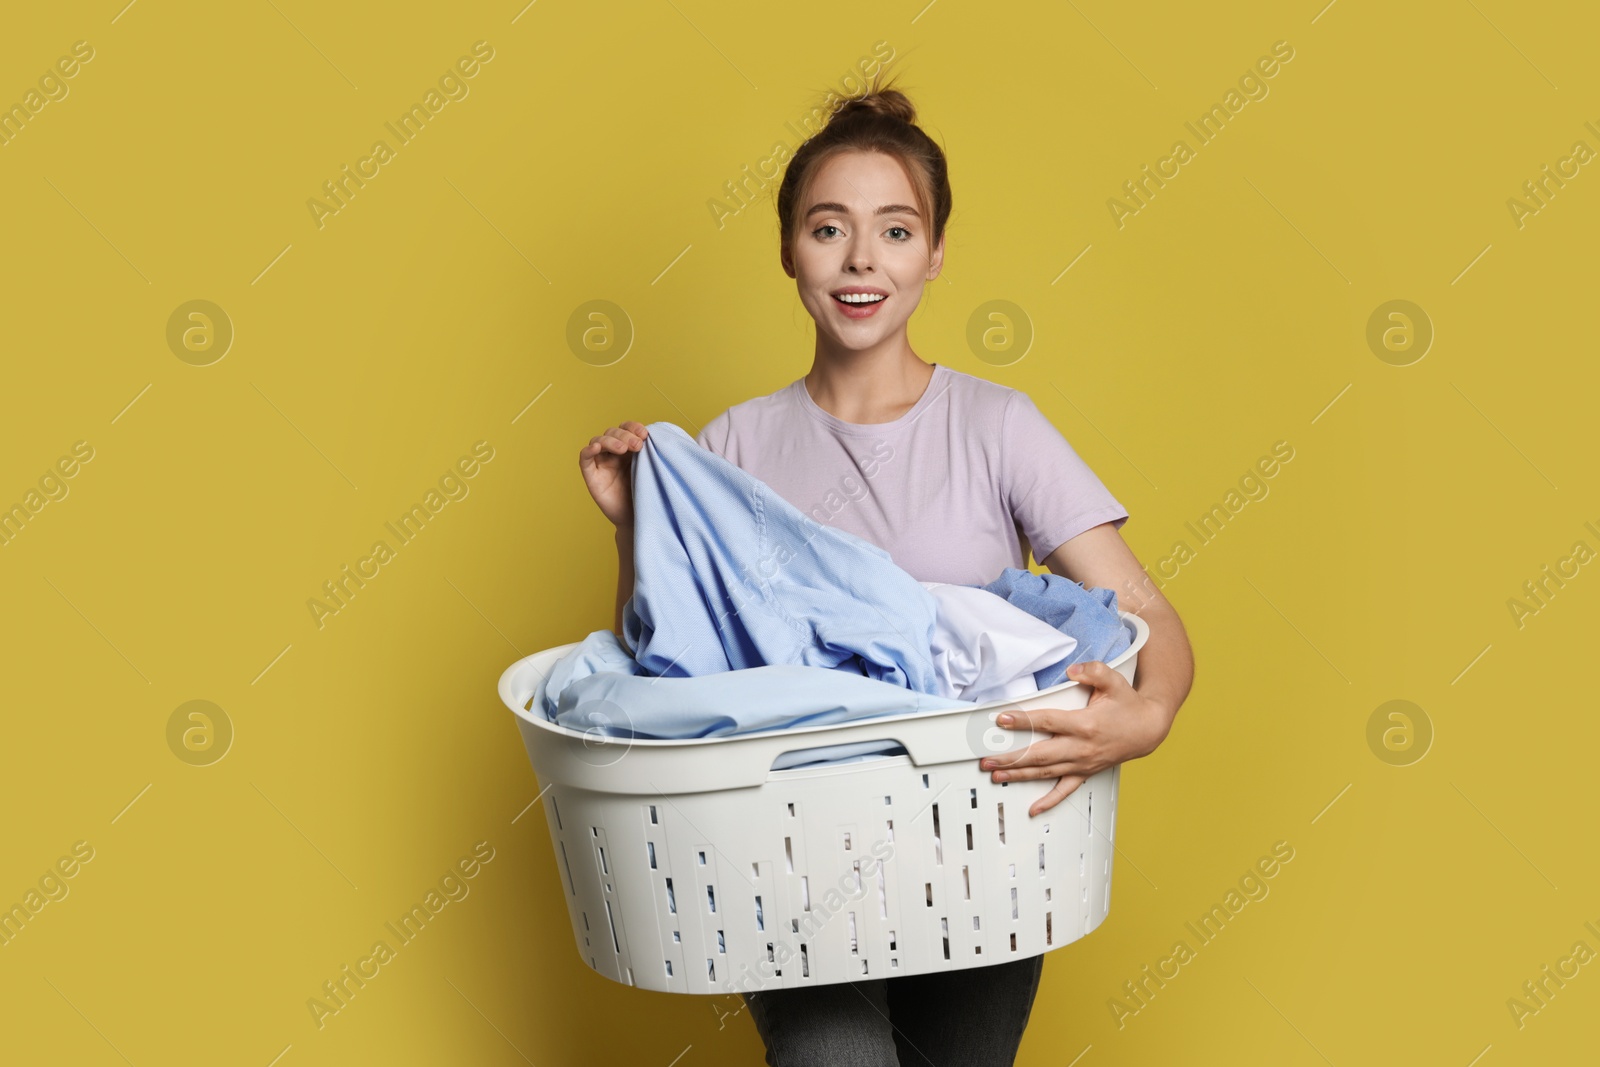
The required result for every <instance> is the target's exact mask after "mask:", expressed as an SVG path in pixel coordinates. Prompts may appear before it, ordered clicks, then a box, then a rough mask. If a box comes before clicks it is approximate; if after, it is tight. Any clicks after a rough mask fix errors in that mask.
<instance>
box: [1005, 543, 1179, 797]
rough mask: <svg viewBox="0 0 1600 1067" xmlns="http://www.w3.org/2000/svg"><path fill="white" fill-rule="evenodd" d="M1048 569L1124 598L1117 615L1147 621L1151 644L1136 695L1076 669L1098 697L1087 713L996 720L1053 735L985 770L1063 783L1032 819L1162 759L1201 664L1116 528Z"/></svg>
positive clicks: (1105, 673)
mask: <svg viewBox="0 0 1600 1067" xmlns="http://www.w3.org/2000/svg"><path fill="white" fill-rule="evenodd" d="M1044 564H1045V566H1046V567H1048V568H1049V569H1050V570H1051V571H1052V572H1053V573H1055V574H1059V575H1061V576H1062V577H1063V578H1069V579H1071V580H1072V581H1074V582H1079V583H1081V584H1082V585H1084V586H1085V587H1098V588H1103V589H1113V590H1115V591H1116V594H1117V607H1118V608H1120V609H1121V610H1123V611H1127V612H1129V613H1130V614H1134V615H1138V616H1139V617H1140V618H1142V619H1143V620H1144V621H1145V623H1146V625H1148V626H1149V627H1150V638H1149V640H1148V641H1146V642H1145V646H1144V648H1143V649H1141V650H1140V651H1139V668H1138V671H1137V672H1136V673H1135V679H1136V682H1135V684H1134V685H1129V684H1128V682H1127V679H1125V678H1123V677H1122V675H1121V674H1119V673H1118V672H1116V671H1114V670H1112V669H1111V668H1110V667H1108V666H1106V665H1105V664H1104V663H1101V662H1092V663H1079V664H1074V665H1073V666H1072V667H1070V668H1068V670H1067V676H1068V677H1069V678H1071V679H1072V680H1073V681H1075V682H1080V683H1082V684H1084V685H1087V686H1091V687H1092V689H1093V691H1092V692H1091V693H1090V695H1089V703H1088V704H1087V705H1086V706H1085V707H1083V708H1080V709H1078V710H1075V711H1067V710H1064V709H1059V708H1042V709H1039V710H1036V711H1024V712H1013V713H1011V714H1010V715H1009V716H1008V715H1002V716H1000V717H999V719H997V720H996V721H997V722H998V723H999V725H1000V726H1002V727H1006V728H1008V729H1013V730H1029V729H1031V730H1035V731H1038V732H1040V733H1045V734H1049V735H1051V736H1049V737H1046V738H1043V739H1041V740H1037V741H1034V742H1033V743H1032V744H1030V745H1028V747H1027V748H1025V749H1023V750H1022V752H1021V753H1020V754H1018V755H1016V756H1014V757H1012V758H1010V759H1008V760H1002V759H999V758H995V757H987V758H985V759H983V760H982V761H980V763H979V766H980V767H982V768H983V769H984V770H988V771H991V772H992V777H993V779H994V780H995V781H1021V780H1025V779H1029V778H1054V779H1056V783H1055V785H1054V787H1052V788H1051V790H1050V791H1049V792H1048V793H1046V794H1045V795H1044V796H1042V797H1040V798H1039V800H1038V801H1036V802H1035V803H1034V805H1033V806H1032V807H1031V808H1030V809H1029V810H1028V814H1029V815H1038V814H1041V813H1042V812H1046V811H1049V810H1050V809H1051V808H1053V807H1055V806H1056V805H1057V804H1059V803H1061V801H1062V800H1064V799H1065V798H1066V797H1067V796H1068V795H1069V794H1071V793H1072V791H1073V790H1075V789H1077V788H1078V786H1080V785H1082V784H1083V783H1084V782H1085V781H1086V780H1087V779H1088V778H1089V776H1090V775H1093V774H1096V773H1098V772H1099V771H1102V770H1104V769H1105V768H1107V767H1110V766H1111V765H1112V764H1116V763H1125V762H1127V761H1128V760H1131V759H1138V758H1139V757H1140V756H1148V755H1149V754H1150V753H1152V752H1154V751H1155V750H1156V748H1157V746H1159V745H1160V744H1161V742H1162V741H1164V740H1166V737H1167V733H1168V731H1169V730H1171V729H1172V720H1173V719H1174V718H1176V717H1177V714H1178V708H1179V707H1180V706H1181V705H1182V704H1183V701H1184V699H1185V698H1186V697H1187V696H1188V695H1189V686H1190V684H1191V683H1192V682H1193V680H1194V654H1193V652H1192V651H1191V649H1190V647H1189V638H1188V635H1186V634H1185V633H1184V630H1183V622H1182V620H1180V619H1179V618H1178V613H1177V611H1176V610H1174V609H1173V607H1172V605H1171V604H1170V603H1169V602H1168V601H1167V598H1166V597H1164V596H1162V595H1161V591H1160V590H1159V589H1157V588H1155V584H1154V583H1153V582H1151V581H1150V579H1149V576H1148V575H1146V574H1145V573H1144V569H1143V568H1142V567H1140V566H1139V561H1138V559H1137V558H1135V557H1134V554H1133V550H1132V549H1130V548H1129V547H1128V545H1127V542H1125V541H1123V539H1122V534H1121V533H1119V532H1118V531H1117V528H1116V527H1115V526H1113V525H1112V524H1111V523H1108V522H1107V523H1101V524H1100V525H1099V526H1095V527H1092V528H1090V529H1088V530H1085V531H1084V532H1083V533H1081V534H1079V535H1078V536H1076V537H1074V538H1073V539H1072V540H1070V541H1068V542H1067V543H1066V544H1064V545H1062V546H1060V547H1059V548H1057V549H1056V550H1055V551H1054V552H1052V553H1050V555H1049V557H1048V558H1046V559H1045V560H1044ZM997 768H1003V769H997Z"/></svg>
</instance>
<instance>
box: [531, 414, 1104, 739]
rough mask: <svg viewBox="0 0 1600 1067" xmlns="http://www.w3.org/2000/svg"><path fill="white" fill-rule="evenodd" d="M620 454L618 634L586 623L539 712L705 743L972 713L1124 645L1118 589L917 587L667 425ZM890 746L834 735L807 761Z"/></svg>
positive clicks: (587, 726)
mask: <svg viewBox="0 0 1600 1067" xmlns="http://www.w3.org/2000/svg"><path fill="white" fill-rule="evenodd" d="M632 456H633V468H632V482H633V511H634V572H635V584H634V592H633V596H632V597H631V598H630V599H629V600H628V602H627V603H626V604H625V605H624V606H623V626H622V629H623V634H622V637H623V640H621V641H619V640H618V639H617V635H616V634H614V633H612V632H611V631H610V630H597V631H595V632H594V633H592V634H590V635H589V636H588V637H587V638H585V639H584V640H583V641H582V642H581V643H579V645H578V646H577V647H576V648H575V649H573V650H572V652H570V653H568V654H567V655H566V656H565V657H563V658H562V659H561V660H559V661H558V662H557V663H556V665H555V667H554V668H553V669H552V670H551V672H550V674H549V676H548V677H547V678H545V679H544V680H543V681H542V682H541V683H540V685H539V688H538V691H537V692H536V693H535V696H534V702H535V705H536V706H538V707H540V708H542V709H543V710H544V713H545V714H546V715H547V716H548V717H549V718H550V719H551V720H552V721H554V722H556V723H559V724H561V725H564V726H569V727H572V728H575V729H580V730H596V731H599V732H602V733H605V734H608V735H614V736H632V737H656V738H690V737H717V736H722V735H725V734H736V733H747V732H750V731H755V730H769V729H777V728H792V727H799V726H818V725H826V724H832V723H840V722H851V721H855V720H858V719H869V718H873V717H876V716H880V715H891V714H903V713H905V712H908V711H938V710H946V709H950V708H955V707H970V706H975V705H977V704H981V703H985V702H988V701H994V700H1009V699H1013V698H1016V697H1019V696H1025V695H1027V694H1029V693H1032V692H1035V691H1037V690H1038V689H1042V688H1045V687H1047V686H1051V685H1058V684H1060V683H1061V682H1062V681H1064V680H1065V677H1066V670H1067V667H1068V666H1070V665H1071V664H1073V663H1079V662H1086V661H1090V660H1104V661H1109V660H1111V659H1112V658H1113V657H1115V656H1116V655H1117V654H1118V653H1120V652H1122V651H1123V650H1124V649H1126V648H1127V647H1128V645H1129V643H1130V634H1129V632H1128V629H1127V627H1126V626H1124V624H1123V622H1122V620H1121V618H1120V616H1119V615H1118V614H1117V596H1116V592H1115V591H1113V590H1110V589H1085V588H1084V587H1083V586H1081V585H1079V584H1078V583H1077V582H1074V581H1071V580H1070V579H1067V578H1063V577H1060V576H1059V575H1055V574H1044V575H1039V574H1033V573H1032V572H1030V571H1025V570H1020V569H1017V568H1014V567H1007V568H1006V569H1005V570H1004V571H1003V572H1002V573H1001V574H1000V576H999V577H998V578H996V579H995V580H994V581H992V582H990V583H989V584H987V585H984V586H968V585H955V584H950V583H942V582H918V581H917V580H916V579H914V578H913V577H912V576H911V575H910V574H908V573H906V572H905V571H904V570H902V569H900V567H898V566H897V565H896V564H895V563H894V562H893V561H892V559H891V558H890V556H889V553H888V552H886V551H884V550H883V549H882V548H879V547H878V546H877V545H874V544H872V543H871V542H869V541H867V540H865V539H863V538H860V537H857V536H855V535H854V534H851V533H847V532H846V531H844V530H840V529H837V528H835V527H831V526H824V525H822V524H820V523H817V522H815V521H814V520H812V519H811V518H810V517H809V516H807V515H805V514H804V513H802V512H801V511H800V510H799V509H798V508H796V507H794V506H793V505H791V504H790V503H789V502H788V501H786V500H784V499H783V498H781V497H780V496H778V495H777V494H776V493H775V492H774V491H773V490H772V489H771V488H770V487H768V486H767V485H766V484H765V483H763V482H762V481H760V480H759V479H757V478H755V477H753V476H751V475H750V474H748V473H746V472H745V471H743V470H741V469H740V468H738V467H737V466H735V465H733V464H732V463H729V462H728V461H727V460H725V459H723V458H722V457H721V456H718V455H716V454H715V453H713V452H711V451H709V450H707V449H704V448H702V447H700V445H698V444H697V443H696V442H695V441H694V439H693V438H692V437H690V436H689V435H688V434H687V433H685V432H684V431H683V430H682V429H680V428H679V427H678V426H676V425H674V424H672V423H670V422H655V423H651V424H650V426H649V433H648V435H647V436H646V438H645V444H644V447H643V448H641V449H640V450H639V451H638V452H636V453H633V454H632ZM624 641H625V642H626V644H624ZM887 752H888V750H887V749H885V748H884V746H883V743H868V746H867V747H866V748H865V749H863V746H861V745H836V746H830V747H829V748H828V750H826V751H824V750H822V749H817V750H812V752H811V753H810V754H808V755H807V757H806V763H807V764H810V763H815V762H842V761H844V760H847V759H863V758H872V757H873V756H876V755H884V754H887ZM775 769H776V768H775Z"/></svg>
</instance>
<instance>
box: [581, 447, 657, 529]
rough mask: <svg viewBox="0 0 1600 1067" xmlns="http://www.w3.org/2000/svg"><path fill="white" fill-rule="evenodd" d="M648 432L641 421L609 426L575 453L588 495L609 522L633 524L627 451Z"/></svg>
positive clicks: (624, 524)
mask: <svg viewBox="0 0 1600 1067" xmlns="http://www.w3.org/2000/svg"><path fill="white" fill-rule="evenodd" d="M649 436H650V431H649V430H648V429H646V428H645V425H644V424H643V423H641V422H633V421H629V422H625V423H623V424H622V425H621V426H612V427H611V428H609V429H608V430H606V432H605V433H603V434H600V435H599V436H598V437H591V438H590V439H589V443H588V444H586V445H584V446H583V448H582V450H580V451H579V452H578V469H579V470H580V471H582V472H583V481H584V484H585V485H587V486H588V487H589V495H590V496H592V497H594V502H595V503H596V504H599V505H600V511H601V512H602V513H603V514H604V515H605V517H606V518H608V519H610V520H611V523H612V525H614V526H618V527H622V526H632V525H633V481H632V477H631V474H630V471H629V467H630V465H631V464H632V462H633V461H632V457H631V455H630V454H631V453H633V452H637V451H639V449H641V448H643V447H644V440H645V438H646V437H649Z"/></svg>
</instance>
